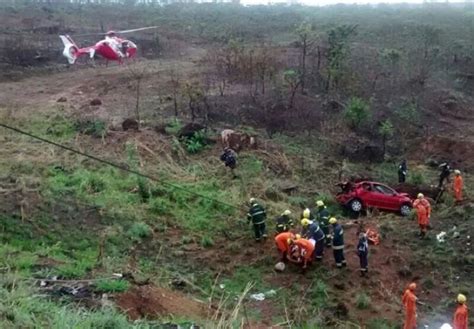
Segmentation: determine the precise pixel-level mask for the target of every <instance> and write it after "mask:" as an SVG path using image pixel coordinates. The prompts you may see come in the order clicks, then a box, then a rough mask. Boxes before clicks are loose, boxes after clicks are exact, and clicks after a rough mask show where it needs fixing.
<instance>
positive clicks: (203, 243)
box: [201, 235, 214, 248]
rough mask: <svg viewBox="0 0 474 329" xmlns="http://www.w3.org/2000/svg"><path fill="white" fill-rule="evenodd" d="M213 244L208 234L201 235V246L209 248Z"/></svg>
mask: <svg viewBox="0 0 474 329" xmlns="http://www.w3.org/2000/svg"><path fill="white" fill-rule="evenodd" d="M213 245H214V240H213V239H212V238H211V237H210V236H207V235H205V236H203V237H202V239H201V246H202V247H203V248H210V247H212V246H213Z"/></svg>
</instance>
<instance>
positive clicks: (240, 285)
mask: <svg viewBox="0 0 474 329" xmlns="http://www.w3.org/2000/svg"><path fill="white" fill-rule="evenodd" d="M264 270H265V269H264V268H259V267H255V266H253V267H250V266H245V267H239V268H237V269H236V270H235V271H234V273H233V275H232V276H231V277H230V278H226V279H224V280H222V283H223V284H224V285H225V292H228V293H230V294H232V295H239V294H240V293H242V291H243V290H244V289H245V287H246V286H247V284H248V283H249V282H252V283H253V284H254V289H253V290H255V289H258V291H256V292H259V293H260V292H265V291H267V290H268V289H269V287H268V286H267V285H266V284H265V283H264V282H263V272H262V271H264Z"/></svg>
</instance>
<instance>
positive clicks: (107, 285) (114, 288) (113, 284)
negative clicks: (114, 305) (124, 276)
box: [96, 279, 130, 292]
mask: <svg viewBox="0 0 474 329" xmlns="http://www.w3.org/2000/svg"><path fill="white" fill-rule="evenodd" d="M129 288H130V283H128V281H125V280H105V279H104V280H100V281H98V282H97V284H96V290H97V291H98V292H124V291H127V290H128V289H129Z"/></svg>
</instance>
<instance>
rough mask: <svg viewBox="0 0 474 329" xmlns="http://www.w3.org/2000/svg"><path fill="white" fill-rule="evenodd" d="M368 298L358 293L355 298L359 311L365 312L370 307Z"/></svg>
mask: <svg viewBox="0 0 474 329" xmlns="http://www.w3.org/2000/svg"><path fill="white" fill-rule="evenodd" d="M371 302H372V301H371V300H370V297H369V296H368V295H367V294H365V293H360V294H358V295H357V296H356V307H357V308H358V309H359V310H366V309H368V308H369V307H370V304H371Z"/></svg>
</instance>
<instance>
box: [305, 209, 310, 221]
mask: <svg viewBox="0 0 474 329" xmlns="http://www.w3.org/2000/svg"><path fill="white" fill-rule="evenodd" d="M310 214H311V210H309V208H306V209H305V210H304V211H303V218H308V219H309V216H310Z"/></svg>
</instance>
